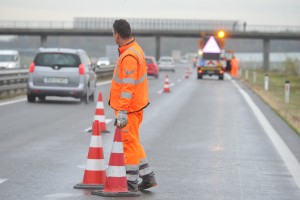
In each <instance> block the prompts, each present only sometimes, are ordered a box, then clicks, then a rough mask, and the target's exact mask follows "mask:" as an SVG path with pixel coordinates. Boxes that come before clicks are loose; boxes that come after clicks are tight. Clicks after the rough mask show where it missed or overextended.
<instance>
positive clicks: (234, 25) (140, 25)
mask: <svg viewBox="0 0 300 200" xmlns="http://www.w3.org/2000/svg"><path fill="white" fill-rule="evenodd" d="M114 20H115V18H74V20H73V21H0V28H2V29H4V28H10V29H17V28H19V29H20V28H21V29H90V30H95V29H104V30H108V29H112V24H113V22H114ZM128 21H129V22H130V24H131V26H132V28H133V30H191V31H192V30H208V31H212V30H220V29H223V30H225V31H237V32H241V31H257V32H300V26H273V25H272V26H270V25H249V24H246V23H244V22H240V21H234V20H231V21H230V20H192V19H137V18H129V19H128Z"/></svg>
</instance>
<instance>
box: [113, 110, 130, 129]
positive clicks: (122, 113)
mask: <svg viewBox="0 0 300 200" xmlns="http://www.w3.org/2000/svg"><path fill="white" fill-rule="evenodd" d="M116 122H117V123H116V125H117V127H119V128H124V127H125V126H126V125H127V123H128V117H127V111H126V110H119V111H118V115H117V119H116Z"/></svg>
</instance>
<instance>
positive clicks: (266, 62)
mask: <svg viewBox="0 0 300 200" xmlns="http://www.w3.org/2000/svg"><path fill="white" fill-rule="evenodd" d="M263 59H264V62H263V64H264V70H265V72H268V71H269V66H270V39H267V38H265V39H264V55H263Z"/></svg>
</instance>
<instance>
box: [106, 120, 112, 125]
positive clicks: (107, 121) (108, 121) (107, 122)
mask: <svg viewBox="0 0 300 200" xmlns="http://www.w3.org/2000/svg"><path fill="white" fill-rule="evenodd" d="M112 121H113V119H106V120H105V123H106V124H109V123H110V122H112Z"/></svg>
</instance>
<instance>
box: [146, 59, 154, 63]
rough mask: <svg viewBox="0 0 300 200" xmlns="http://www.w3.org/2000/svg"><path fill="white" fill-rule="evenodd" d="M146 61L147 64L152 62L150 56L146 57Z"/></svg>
mask: <svg viewBox="0 0 300 200" xmlns="http://www.w3.org/2000/svg"><path fill="white" fill-rule="evenodd" d="M146 63H147V64H152V63H154V62H153V60H152V59H151V58H146Z"/></svg>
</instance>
